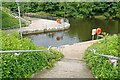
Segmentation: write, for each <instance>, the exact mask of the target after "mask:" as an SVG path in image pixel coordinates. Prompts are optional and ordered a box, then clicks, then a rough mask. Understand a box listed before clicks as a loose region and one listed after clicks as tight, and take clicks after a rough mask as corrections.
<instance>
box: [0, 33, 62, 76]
mask: <svg viewBox="0 0 120 80" xmlns="http://www.w3.org/2000/svg"><path fill="white" fill-rule="evenodd" d="M1 33H2V37H1V44H2V48H1V49H2V50H46V51H44V52H27V53H20V55H19V56H15V55H14V53H7V54H5V53H2V54H1V58H2V61H1V65H0V67H2V71H0V74H1V75H0V76H2V78H30V77H31V75H32V74H33V73H35V72H37V71H42V70H43V69H44V68H51V67H53V66H54V62H55V61H58V60H60V59H61V58H62V57H63V55H62V54H61V53H60V52H57V51H54V50H52V49H50V52H48V51H47V49H46V48H43V47H40V46H36V45H35V44H33V42H32V41H31V40H30V39H28V38H22V39H20V35H19V34H18V33H17V32H13V33H11V34H9V35H6V34H5V33H4V32H1Z"/></svg>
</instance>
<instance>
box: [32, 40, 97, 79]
mask: <svg viewBox="0 0 120 80" xmlns="http://www.w3.org/2000/svg"><path fill="white" fill-rule="evenodd" d="M96 41H98V40H94V41H87V42H82V43H76V44H73V45H64V46H60V47H58V48H53V49H55V50H58V51H61V52H63V54H64V58H63V59H61V61H58V62H56V63H55V66H54V67H53V68H52V69H49V70H47V69H45V70H43V71H42V72H38V73H35V74H33V75H32V77H33V78H93V76H92V74H91V71H90V69H89V68H88V66H87V65H86V63H85V62H84V61H83V56H84V52H85V50H86V49H87V48H88V47H89V46H90V45H92V44H93V43H95V42H96Z"/></svg>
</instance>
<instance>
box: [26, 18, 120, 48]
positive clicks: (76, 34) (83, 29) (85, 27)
mask: <svg viewBox="0 0 120 80" xmlns="http://www.w3.org/2000/svg"><path fill="white" fill-rule="evenodd" d="M69 21H70V24H71V26H70V29H69V30H68V31H63V32H54V33H46V34H37V35H28V36H26V37H29V38H31V39H32V40H33V42H34V43H35V44H36V45H41V46H44V47H48V46H60V45H66V44H73V43H77V42H83V41H88V40H91V38H92V36H91V33H92V29H94V28H98V27H99V28H101V29H102V31H103V32H107V33H109V34H115V33H118V26H119V25H120V22H119V21H115V20H100V19H73V18H70V19H69ZM119 31H120V30H119ZM56 37H60V41H57V40H56Z"/></svg>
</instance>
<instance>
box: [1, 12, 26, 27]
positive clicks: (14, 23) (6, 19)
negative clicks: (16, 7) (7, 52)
mask: <svg viewBox="0 0 120 80" xmlns="http://www.w3.org/2000/svg"><path fill="white" fill-rule="evenodd" d="M22 26H25V23H24V22H22ZM11 28H19V20H18V19H17V18H14V17H12V16H10V15H9V13H7V12H5V11H2V29H11Z"/></svg>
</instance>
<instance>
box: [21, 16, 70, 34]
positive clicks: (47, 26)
mask: <svg viewBox="0 0 120 80" xmlns="http://www.w3.org/2000/svg"><path fill="white" fill-rule="evenodd" d="M31 20H32V23H31V24H30V25H29V26H27V27H23V28H22V34H24V35H25V34H35V33H45V32H53V31H62V30H66V29H68V28H69V27H70V24H69V23H67V22H64V23H61V24H60V23H57V22H56V21H53V20H47V19H39V18H31ZM19 31H20V30H19Z"/></svg>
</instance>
